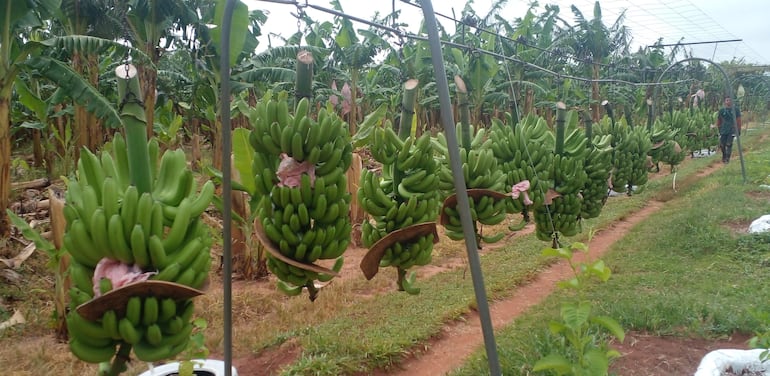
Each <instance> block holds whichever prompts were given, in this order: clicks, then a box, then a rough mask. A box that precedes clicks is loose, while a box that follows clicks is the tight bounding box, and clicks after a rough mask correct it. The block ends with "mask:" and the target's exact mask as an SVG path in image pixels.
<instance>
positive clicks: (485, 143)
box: [437, 126, 514, 246]
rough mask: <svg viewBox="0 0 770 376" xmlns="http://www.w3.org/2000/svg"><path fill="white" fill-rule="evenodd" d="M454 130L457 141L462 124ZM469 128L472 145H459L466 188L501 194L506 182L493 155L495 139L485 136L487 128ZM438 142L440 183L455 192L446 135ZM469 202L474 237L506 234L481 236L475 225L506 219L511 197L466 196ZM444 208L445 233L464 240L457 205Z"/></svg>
mask: <svg viewBox="0 0 770 376" xmlns="http://www.w3.org/2000/svg"><path fill="white" fill-rule="evenodd" d="M456 131H457V139H458V140H460V139H461V137H462V135H461V133H462V126H458V127H457V128H456ZM470 131H471V134H472V135H473V138H472V139H471V144H470V145H469V146H468V147H465V146H461V147H460V150H459V152H460V161H461V163H462V165H461V167H462V173H463V178H464V179H465V186H466V189H485V190H490V191H495V192H501V193H504V192H505V191H506V188H507V187H506V184H507V180H508V176H507V174H506V173H505V172H504V170H503V169H502V168H501V166H499V164H498V158H496V156H495V152H494V150H493V146H494V145H495V142H494V141H493V140H492V138H491V137H490V138H487V129H486V128H483V127H479V128H477V129H473V127H471V129H470ZM490 133H491V132H490ZM437 141H438V143H439V144H440V146H441V147H440V149H439V150H441V151H442V152H443V158H442V159H441V167H440V170H439V178H440V179H441V183H442V184H441V186H445V187H449V186H451V187H452V190H451V191H454V182H453V176H452V170H451V166H450V164H449V155H448V152H447V151H448V149H447V144H446V136H444V134H443V133H439V134H438V136H437ZM468 201H469V203H468V205H469V206H470V210H471V217H472V220H473V223H474V228H476V231H475V233H476V235H477V240H479V241H484V242H486V243H494V242H497V241H500V239H502V238H503V236H504V235H505V234H504V233H497V234H494V235H488V236H484V235H483V234H481V232H480V231H479V230H478V228H477V227H476V226H477V223H481V224H483V225H496V224H498V223H500V222H502V221H503V220H505V218H506V217H507V214H508V212H510V211H513V207H514V206H513V203H512V202H511V201H512V200H495V199H492V197H487V196H479V197H470V196H469V197H468ZM443 210H444V214H446V216H447V218H448V222H446V223H444V224H443V225H444V229H445V232H446V234H447V236H448V237H449V238H450V239H452V240H462V239H464V235H463V230H462V226H461V225H460V214H459V212H458V211H457V208H456V207H449V206H445V207H444V209H443ZM478 244H479V246H480V245H481V243H480V242H478Z"/></svg>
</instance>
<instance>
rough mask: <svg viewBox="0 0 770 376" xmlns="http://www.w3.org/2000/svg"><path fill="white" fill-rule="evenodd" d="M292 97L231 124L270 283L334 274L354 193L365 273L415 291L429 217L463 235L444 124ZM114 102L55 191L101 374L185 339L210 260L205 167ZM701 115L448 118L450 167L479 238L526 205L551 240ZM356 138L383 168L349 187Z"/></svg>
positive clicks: (310, 287) (86, 331)
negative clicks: (122, 121) (71, 174)
mask: <svg viewBox="0 0 770 376" xmlns="http://www.w3.org/2000/svg"><path fill="white" fill-rule="evenodd" d="M127 90H128V91H130V85H129V89H127ZM124 94H125V93H124ZM289 107H290V106H289V100H288V95H287V93H285V92H282V93H280V94H278V95H273V94H272V93H271V92H268V94H266V95H265V96H264V97H263V98H262V99H261V100H260V101H259V102H257V104H256V105H255V106H253V107H250V108H248V109H247V110H246V111H244V113H245V115H246V116H247V117H248V119H249V122H250V124H251V129H245V128H241V129H238V130H236V132H235V134H234V144H236V145H241V147H238V148H236V150H235V155H234V158H235V160H234V166H236V168H237V169H238V172H239V174H240V176H241V177H242V178H241V179H240V181H237V182H234V187H235V188H237V189H239V190H243V191H245V192H247V193H248V194H249V197H250V203H251V206H252V208H253V209H254V210H253V213H254V218H236V220H238V221H244V222H247V223H248V222H251V221H254V222H255V224H256V228H257V235H258V238H259V239H260V241H261V243H262V245H263V246H264V247H265V248H266V249H267V250H268V255H267V266H268V268H269V270H270V271H271V272H272V273H273V274H274V275H275V276H276V277H277V278H278V285H277V287H278V289H279V290H280V291H282V292H283V293H285V294H287V295H299V294H301V293H302V292H303V291H305V290H307V291H308V294H309V298H310V299H311V300H315V299H316V298H318V296H319V289H318V286H319V284H318V282H321V283H324V282H328V281H329V280H331V279H332V278H334V277H335V276H337V275H338V273H339V271H340V269H341V267H342V264H343V260H344V253H345V251H346V250H347V249H348V245H349V244H350V241H351V228H352V225H353V223H351V216H350V207H351V204H352V202H351V200H352V197H355V200H356V202H355V203H357V204H359V205H360V206H361V207H362V208H363V210H364V211H365V212H366V213H367V214H368V218H367V219H365V220H364V221H363V223H361V230H362V233H361V236H362V242H363V245H364V246H365V247H367V248H369V249H370V251H369V254H367V256H366V257H365V259H364V262H362V265H361V267H362V270H363V271H364V274H365V275H366V277H367V278H369V279H370V278H372V277H373V276H374V275H375V274H376V273H377V272H378V269H379V268H384V267H394V268H395V269H396V270H397V274H398V287H399V289H400V290H403V291H406V292H407V293H410V294H419V292H420V289H419V287H417V286H416V284H415V274H414V273H413V272H412V273H409V270H410V269H411V268H412V267H415V266H420V265H426V264H428V263H430V262H431V252H432V250H433V244H434V243H435V242H437V241H438V238H437V231H436V226H437V225H441V226H443V227H444V230H445V231H444V232H445V233H446V234H447V236H449V238H450V239H453V240H464V239H465V237H464V235H463V228H462V226H461V220H460V212H461V211H462V210H465V209H464V208H462V207H460V206H458V205H457V202H458V201H457V196H456V195H455V194H454V193H455V189H454V176H453V172H452V170H451V168H450V160H449V149H448V146H447V144H448V142H447V138H446V135H445V134H443V133H441V132H438V133H437V134H436V135H435V136H433V135H432V134H431V133H424V134H422V135H419V136H417V135H414V131H413V130H406V131H403V132H402V130H399V131H398V132H396V130H394V129H393V127H392V126H391V124H390V123H389V122H388V121H383V119H382V118H381V117H380V118H378V115H377V113H374V114H373V115H372V116H370V117H368V118H367V121H365V122H364V123H363V124H362V126H361V128H360V129H359V132H358V133H357V134H356V136H354V137H353V138H351V137H350V132H349V129H348V124H347V123H346V122H344V121H343V120H342V119H341V118H340V117H339V116H338V115H337V114H336V113H335V112H334V111H333V110H332V109H331V108H330V107H322V108H320V109H319V111H318V112H317V114H310V113H309V111H310V108H311V106H310V105H309V100H307V99H301V100H299V101H297V105H296V109H294V110H293V111H292V110H290V109H289ZM124 116H126V117H129V116H134V118H135V119H136V120H137V121H136V122H131V121H128V122H127V126H126V132H125V133H126V139H125V140H124V139H123V137H122V136H121V135H120V134H118V135H117V136H116V138H115V139H113V141H112V142H111V143H110V147H108V148H106V149H107V150H110V151H109V152H108V151H103V152H101V153H99V154H93V153H91V152H90V151H88V150H87V149H84V150H83V151H82V154H81V155H82V157H81V159H80V161H79V163H78V174H77V178H76V179H74V180H71V181H70V182H69V183H68V186H67V196H66V204H65V207H64V214H65V217H66V219H67V228H66V233H65V236H64V245H65V247H64V248H65V249H66V251H67V252H68V253H69V255H70V256H71V258H72V259H71V261H70V263H69V268H68V274H69V276H70V279H71V281H72V287H71V289H70V304H69V306H70V310H69V313H68V314H67V326H68V329H69V332H70V348H71V350H72V352H73V353H74V354H75V355H76V356H77V357H78V358H80V359H82V360H84V361H86V362H91V363H100V364H102V365H101V366H100V368H102V369H103V371H104V372H105V374H117V373H120V372H122V371H123V370H125V369H126V368H125V363H124V360H125V359H126V358H127V355H128V354H129V353H130V352H131V351H132V349H133V353H134V354H135V355H136V357H137V358H138V359H140V360H143V361H148V362H153V361H160V360H163V359H168V358H172V357H174V356H176V355H177V354H179V353H180V352H181V351H182V350H184V349H185V348H187V346H188V345H189V341H190V333H191V331H192V329H193V326H192V312H193V301H192V298H193V297H194V296H195V295H196V294H198V293H199V292H198V291H197V290H196V289H197V288H200V287H201V286H202V285H203V284H204V282H205V280H206V279H207V278H208V274H209V270H210V264H211V257H210V248H211V245H212V244H211V241H210V237H208V236H207V230H206V228H205V224H203V222H202V219H201V214H202V213H203V211H205V210H206V208H207V207H208V206H209V204H210V203H211V201H212V199H213V196H214V184H213V182H212V181H210V180H209V181H206V182H205V183H204V184H203V185H202V187H201V189H200V192H199V189H198V187H197V183H196V181H195V179H193V173H192V170H190V169H189V167H188V166H187V160H186V158H185V156H184V153H182V152H181V150H179V149H176V150H167V151H165V152H163V153H161V152H160V148H159V144H158V141H157V139H156V138H153V139H150V140H149V142H148V140H147V138H146V136H145V134H144V132H143V131H142V130H143V127H144V124H143V123H142V121H141V114H139V115H136V113H133V112H131V107H130V106H129V107H127V108H125V109H124ZM712 117H713V115H712V114H709V113H707V112H704V111H693V112H674V113H672V114H671V116H670V119H666V118H664V119H662V120H659V121H656V122H655V124H654V125H653V127H652V128H651V129H647V128H646V127H631V126H629V125H628V124H627V123H625V121H624V120H623V119H620V120H619V121H615V119H612V118H604V119H602V120H601V121H600V122H599V123H597V124H593V123H592V122H590V121H589V120H586V121H584V122H582V123H581V121H580V120H579V116H578V113H577V112H576V111H567V110H566V108H564V107H563V106H562V107H560V108H559V109H558V110H557V116H556V122H555V125H554V126H553V127H550V126H549V125H548V124H547V122H546V120H545V119H544V118H542V117H537V116H527V117H525V118H523V119H521V121H518V122H516V121H514V119H513V118H512V117H511V116H510V115H508V116H506V121H501V120H498V119H493V120H492V122H491V124H490V125H489V126H487V127H471V126H465V125H462V124H459V125H458V126H457V128H456V131H457V133H456V135H455V136H456V137H457V140H458V142H459V155H460V159H461V165H460V166H461V167H460V170H458V173H460V171H461V173H462V178H463V181H464V182H465V185H466V186H465V188H466V189H467V193H468V198H469V200H468V204H469V207H468V209H469V211H470V217H471V220H472V223H473V232H474V233H475V236H476V239H475V240H476V244H477V245H478V246H479V247H481V243H494V242H496V241H499V240H500V239H501V238H502V237H503V236H504V235H505V233H497V234H488V233H485V232H484V226H491V225H496V224H499V223H501V222H502V221H503V219H505V218H506V216H507V215H508V214H512V213H514V214H521V215H522V217H523V218H522V221H521V223H520V224H519V225H512V226H510V228H509V230H510V231H516V230H518V229H520V228H522V227H523V226H524V225H525V224H526V222H527V221H529V220H530V219H531V218H534V221H535V224H536V234H537V237H538V238H539V239H541V240H543V241H550V242H552V244H553V246H554V247H557V246H558V245H559V240H560V239H561V238H563V237H570V236H574V235H576V234H577V233H578V232H579V231H580V223H581V220H582V219H589V218H594V217H596V216H598V215H599V213H600V212H601V208H602V206H603V205H604V203H605V201H606V199H607V197H608V193H609V190H610V189H613V190H615V191H624V192H627V193H628V194H631V193H632V187H634V186H641V185H644V184H645V183H646V181H647V174H648V171H649V169H650V167H651V165H653V164H655V163H665V164H668V165H670V166H671V167H672V168H674V167H675V166H676V165H677V164H678V163H679V162H681V161H682V160H683V159H684V157H685V155H686V154H687V153H689V152H691V151H693V150H700V148H703V147H711V146H713V144H714V143H715V138H714V137H710V136H709V133H708V132H709V129H710V128H709V126H710V124H711V122H712V121H711V120H712ZM668 120H670V121H671V123H666V121H668ZM132 127H134V128H132ZM680 134H685V135H686V136H685V137H680ZM692 134H695V135H699V134H700V135H703V136H702V137H693V136H692ZM679 142H681V144H679ZM360 143H363V144H366V145H370V151H371V154H372V156H373V157H374V159H375V160H376V162H377V163H378V165H379V166H380V168H379V169H376V170H369V169H364V170H363V171H362V173H361V175H360V176H357V177H354V178H357V179H359V188H358V190H357V191H356V192H348V190H347V186H348V185H347V179H348V175H347V171H348V170H349V168H350V167H351V163H352V160H353V147H354V145H355V144H360ZM681 145H684V147H682V146H681ZM651 162H652V164H651ZM106 234H110V235H115V236H109V237H107V236H105V235H106ZM324 259H329V260H336V261H335V263H334V266H333V267H332V268H331V269H328V268H326V267H323V266H320V265H318V264H316V263H315V262H316V261H317V260H324ZM116 275H117V276H119V277H115V276H116ZM137 282H138V283H137ZM131 283H133V284H131ZM116 296H117V297H119V298H116ZM106 297H110V299H111V300H109V301H107V299H106ZM110 361H113V363H112V364H110V363H109V362H110Z"/></svg>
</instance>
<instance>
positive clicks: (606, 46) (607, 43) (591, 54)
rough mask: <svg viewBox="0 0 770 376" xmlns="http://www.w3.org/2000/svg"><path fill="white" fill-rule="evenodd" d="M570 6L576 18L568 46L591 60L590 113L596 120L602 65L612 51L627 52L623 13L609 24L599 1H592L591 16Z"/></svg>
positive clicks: (580, 56)
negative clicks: (588, 17)
mask: <svg viewBox="0 0 770 376" xmlns="http://www.w3.org/2000/svg"><path fill="white" fill-rule="evenodd" d="M571 9H572V13H573V14H574V15H575V21H576V22H577V24H576V25H575V27H574V34H573V37H572V38H571V47H572V48H573V49H574V52H575V53H576V54H577V56H578V57H579V58H581V59H586V60H590V61H591V79H592V82H591V117H592V118H593V121H594V122H598V121H599V102H601V94H600V90H599V81H598V80H599V77H600V70H601V66H602V64H604V63H606V60H607V59H608V58H609V57H610V56H612V55H613V54H615V53H627V52H628V46H629V33H628V29H627V28H626V27H625V26H624V25H623V21H624V19H625V14H626V13H625V11H624V12H621V13H620V15H619V16H618V18H617V20H615V22H614V23H613V24H612V25H611V26H609V27H608V26H607V25H605V24H604V20H603V19H602V7H601V5H599V2H598V1H597V2H596V3H594V10H593V18H592V19H590V20H588V19H586V18H585V17H584V16H583V13H582V12H580V10H579V9H578V8H577V7H576V6H574V5H572V7H571Z"/></svg>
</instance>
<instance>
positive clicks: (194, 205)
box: [63, 133, 214, 363]
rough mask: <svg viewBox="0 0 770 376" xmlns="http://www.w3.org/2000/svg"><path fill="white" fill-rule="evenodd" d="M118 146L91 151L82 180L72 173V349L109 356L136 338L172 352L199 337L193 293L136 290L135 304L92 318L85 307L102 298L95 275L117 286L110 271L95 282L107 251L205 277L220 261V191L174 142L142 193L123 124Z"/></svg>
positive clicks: (161, 271) (147, 353)
mask: <svg viewBox="0 0 770 376" xmlns="http://www.w3.org/2000/svg"><path fill="white" fill-rule="evenodd" d="M112 148H113V153H112V154H110V153H107V152H102V153H101V155H100V156H97V155H95V154H93V153H91V152H90V151H89V150H87V149H84V150H83V151H82V152H81V158H80V160H79V161H78V169H77V179H74V180H71V181H69V183H68V187H67V193H66V196H65V206H64V215H65V218H66V220H67V227H66V230H65V234H64V238H63V243H64V248H65V249H66V250H67V252H68V253H69V254H70V255H71V257H72V258H71V262H70V266H69V269H68V272H69V275H70V279H71V281H72V287H71V289H70V312H69V313H68V315H67V326H68V330H69V333H70V349H71V350H72V352H73V354H75V355H76V356H77V357H78V358H79V359H81V360H83V361H86V362H92V363H101V362H106V361H109V359H110V358H112V356H113V355H115V348H116V346H118V345H120V344H128V345H131V346H133V349H134V354H135V355H136V356H137V358H139V359H140V360H143V361H158V360H162V359H167V358H171V357H173V356H175V355H176V354H178V353H179V352H181V351H182V350H183V349H184V348H185V347H186V346H187V342H188V341H189V338H190V332H191V331H192V324H191V316H192V314H193V302H192V300H190V299H184V300H179V301H177V300H174V299H170V298H167V299H163V300H161V299H158V298H155V297H152V296H150V297H137V296H135V297H132V298H131V299H130V300H129V303H128V306H127V307H126V310H125V313H124V312H123V309H122V308H121V307H115V309H114V310H110V311H107V313H105V314H104V316H103V317H102V318H100V319H98V320H96V321H88V320H86V319H85V318H83V317H82V316H81V315H80V314H79V313H78V312H77V310H76V308H77V307H78V306H79V305H81V304H83V303H86V302H88V301H89V300H91V299H93V298H94V284H95V283H97V282H98V285H97V290H98V291H99V292H101V293H106V292H108V291H110V290H111V289H112V286H111V281H110V280H109V279H102V280H101V281H93V278H94V268H95V267H96V265H97V264H98V263H99V262H100V261H101V260H103V259H112V260H117V261H119V262H121V263H123V264H126V265H133V266H136V267H138V268H140V269H141V270H142V271H143V272H155V273H157V274H155V275H153V276H152V277H150V278H151V279H155V280H164V281H169V282H175V283H179V284H182V285H186V286H189V287H193V288H200V287H201V286H203V284H204V283H205V281H206V279H207V278H208V273H209V270H210V267H211V255H210V247H211V240H210V239H211V237H210V236H209V234H208V228H207V227H206V226H205V224H204V223H203V222H202V221H201V219H200V216H201V214H202V213H203V212H204V211H205V210H206V208H208V206H209V204H210V202H211V200H212V198H213V195H214V184H213V182H211V181H207V182H206V183H205V184H204V185H203V186H202V187H201V190H200V192H197V187H196V183H195V180H194V179H193V176H192V171H190V170H189V169H188V168H187V163H186V159H185V155H184V152H182V151H181V150H169V151H166V152H165V153H164V154H163V156H162V158H161V161H160V166H159V167H158V168H155V167H154V166H153V167H152V168H151V171H150V175H151V178H152V181H151V186H152V191H151V192H146V193H143V194H141V195H140V194H139V191H138V189H137V187H136V186H134V185H129V181H130V175H129V171H128V152H127V150H126V143H125V140H124V139H123V138H122V136H121V134H120V133H118V134H116V136H115V138H114V139H113V142H112ZM149 150H150V158H151V160H154V161H157V160H158V144H157V141H156V140H154V139H153V140H151V141H150V143H149Z"/></svg>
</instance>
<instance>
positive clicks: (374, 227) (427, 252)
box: [357, 124, 440, 294]
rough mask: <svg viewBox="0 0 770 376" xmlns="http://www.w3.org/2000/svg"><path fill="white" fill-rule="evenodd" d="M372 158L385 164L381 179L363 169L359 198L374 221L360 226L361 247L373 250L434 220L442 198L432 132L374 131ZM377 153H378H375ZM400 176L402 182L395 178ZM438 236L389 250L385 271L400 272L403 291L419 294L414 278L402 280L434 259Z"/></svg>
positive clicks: (419, 237)
mask: <svg viewBox="0 0 770 376" xmlns="http://www.w3.org/2000/svg"><path fill="white" fill-rule="evenodd" d="M373 137H374V143H373V144H372V149H373V152H372V154H373V156H374V158H375V159H376V160H377V161H378V162H380V163H382V164H383V173H382V175H377V174H375V173H374V172H372V171H370V170H368V169H364V170H362V171H361V178H360V184H359V189H358V195H357V199H358V202H359V204H360V205H361V207H362V208H363V209H364V211H365V212H366V213H368V214H369V216H370V218H371V219H367V220H365V221H364V222H363V223H362V224H361V239H362V242H363V245H364V246H365V247H367V248H370V247H371V246H372V245H374V244H375V243H376V242H377V241H379V240H380V239H382V238H383V237H385V236H386V235H388V234H389V233H391V232H394V231H396V230H400V229H403V228H406V227H409V226H412V225H416V224H419V223H425V222H435V221H436V217H437V216H438V207H439V199H440V194H439V191H438V190H437V186H438V184H439V177H438V169H439V165H438V162H437V161H436V159H435V158H434V150H433V143H432V138H431V136H430V134H429V133H425V134H423V135H422V136H420V137H408V138H407V139H406V140H401V139H400V138H399V137H398V135H396V133H395V132H394V131H393V129H392V127H390V126H389V124H386V125H385V126H384V127H377V128H375V129H374V134H373ZM374 150H376V151H374ZM394 175H398V176H399V177H400V180H399V181H395V180H394V178H393V176H394ZM434 240H435V239H434V235H433V234H432V233H431V234H428V235H423V236H418V237H416V238H413V239H411V240H409V241H402V242H395V243H393V244H392V245H391V246H390V247H388V248H387V249H386V250H385V254H384V256H383V258H382V259H381V261H380V266H381V267H388V266H393V267H395V268H397V270H398V273H399V279H398V286H399V290H402V291H406V292H407V293H410V294H418V293H419V292H420V290H419V289H418V288H416V287H414V286H413V283H414V275H413V274H412V275H411V276H410V278H403V276H404V275H405V273H406V270H407V269H409V268H411V267H412V266H415V265H417V266H420V265H426V264H428V263H430V261H431V259H432V252H433V244H434Z"/></svg>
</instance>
